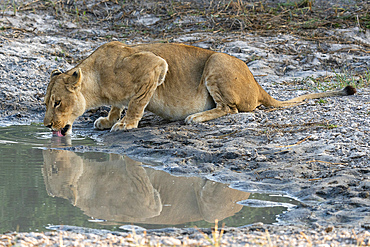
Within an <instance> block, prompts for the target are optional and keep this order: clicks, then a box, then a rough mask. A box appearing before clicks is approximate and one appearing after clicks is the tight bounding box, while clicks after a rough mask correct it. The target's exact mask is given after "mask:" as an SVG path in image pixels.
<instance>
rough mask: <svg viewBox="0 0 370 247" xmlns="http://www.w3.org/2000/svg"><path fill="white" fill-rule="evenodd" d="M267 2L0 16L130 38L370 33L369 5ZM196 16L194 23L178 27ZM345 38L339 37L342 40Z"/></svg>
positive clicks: (33, 5) (64, 8)
mask: <svg viewBox="0 0 370 247" xmlns="http://www.w3.org/2000/svg"><path fill="white" fill-rule="evenodd" d="M265 2H266V1H254V2H251V1H245V0H218V1H213V0H212V1H200V0H198V1H195V0H193V1H172V0H163V1H133V0H126V1H122V0H102V1H98V0H94V1H85V0H83V1H81V0H80V1H77V0H75V1H72V0H33V1H16V2H15V1H10V0H8V1H4V2H3V3H2V4H0V14H2V15H3V16H4V14H9V12H10V13H12V14H14V15H15V14H17V13H18V12H33V13H42V12H43V11H47V12H48V13H52V14H53V15H55V16H56V17H58V16H63V17H65V16H69V17H70V18H71V19H72V20H73V21H74V22H75V23H78V24H79V25H82V26H83V25H89V24H93V23H103V22H105V23H109V25H110V27H111V28H113V29H123V30H124V31H125V35H128V36H130V35H137V34H140V35H147V36H150V37H152V38H158V37H163V38H164V39H166V38H167V39H170V36H171V33H179V32H184V31H185V32H192V31H197V32H198V31H212V32H235V33H238V32H254V33H257V34H260V35H272V34H276V33H289V34H298V35H300V36H303V37H305V38H306V39H309V40H326V39H328V37H327V36H326V35H324V34H322V31H321V30H322V29H331V28H349V27H359V28H360V29H363V30H365V29H366V28H370V14H369V13H370V4H369V3H367V2H366V1H364V2H363V3H362V4H361V6H356V5H348V6H346V7H341V8H339V7H335V6H334V7H329V8H321V7H320V8H319V6H316V5H315V2H314V1H312V0H303V1H291V2H290V1H288V2H287V3H283V4H271V3H265ZM146 14H148V15H153V16H156V17H159V18H160V21H158V22H157V23H155V24H154V25H152V26H150V27H148V26H144V25H140V24H137V23H136V24H135V23H133V22H132V20H135V19H137V18H138V16H143V15H146ZM188 17H194V18H195V19H194V20H193V21H191V22H183V23H180V24H179V23H177V24H173V23H174V22H176V21H179V20H184V19H186V18H188ZM340 39H341V38H340V37H338V40H340Z"/></svg>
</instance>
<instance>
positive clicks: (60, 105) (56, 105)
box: [44, 69, 86, 136]
mask: <svg viewBox="0 0 370 247" xmlns="http://www.w3.org/2000/svg"><path fill="white" fill-rule="evenodd" d="M82 80H83V76H82V72H81V69H78V70H75V71H74V72H73V71H68V72H66V73H62V72H61V71H60V70H53V72H52V73H51V76H50V83H49V85H48V88H47V91H46V95H45V105H46V113H45V118H44V125H45V126H47V127H49V128H51V129H52V131H53V134H56V135H58V136H65V135H68V134H70V133H71V132H72V124H73V122H74V120H75V119H76V118H77V117H79V116H81V115H82V114H83V113H84V112H85V107H86V102H85V98H84V97H83V95H82V93H81V84H82Z"/></svg>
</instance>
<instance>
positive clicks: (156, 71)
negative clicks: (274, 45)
mask: <svg viewBox="0 0 370 247" xmlns="http://www.w3.org/2000/svg"><path fill="white" fill-rule="evenodd" d="M340 95H348V93H347V91H345V90H341V91H332V92H325V93H319V94H307V95H303V96H300V97H297V98H294V99H291V100H288V101H278V100H275V99H273V98H272V97H271V96H270V95H269V94H267V93H266V91H265V90H263V89H262V87H261V86H260V85H259V84H258V83H257V82H256V80H255V79H254V77H253V75H252V73H251V72H250V71H249V69H248V67H247V65H246V64H245V63H244V62H243V61H241V60H239V59H237V58H235V57H232V56H229V55H227V54H223V53H217V52H214V51H210V50H206V49H201V48H197V47H193V46H187V45H181V44H143V45H133V46H126V45H124V44H123V43H120V42H116V41H115V42H110V43H107V44H104V45H102V46H101V47H99V48H98V49H97V50H96V51H95V52H94V53H92V54H91V55H90V56H89V57H88V58H86V59H85V60H83V61H82V62H81V63H80V64H78V65H77V66H76V67H75V68H73V69H71V70H69V71H67V72H66V73H61V72H59V71H53V72H52V75H51V80H50V83H49V86H48V89H47V92H46V95H45V103H46V107H47V110H46V114H45V119H44V124H45V125H46V126H49V127H51V128H52V129H53V130H55V131H58V130H61V129H63V128H65V129H68V130H67V131H66V132H67V133H66V134H68V133H70V132H71V129H72V128H71V127H72V124H73V122H74V120H75V119H76V118H77V117H78V116H80V115H82V114H83V113H84V112H85V111H86V110H88V109H89V108H93V107H97V106H101V105H112V109H111V111H110V112H109V114H108V116H107V117H101V118H99V119H97V120H96V121H95V123H94V126H95V127H96V128H97V129H109V128H111V130H112V131H117V130H128V129H132V128H137V126H138V123H139V121H140V119H141V117H142V115H143V112H144V110H145V109H146V110H149V111H151V112H153V113H155V114H157V115H159V116H161V117H163V118H166V119H170V120H179V119H185V121H186V123H198V122H203V121H208V120H212V119H215V118H218V117H221V116H224V115H227V114H232V113H237V112H247V111H253V110H254V109H255V108H256V107H257V106H259V105H261V104H262V105H265V106H273V107H283V106H290V105H294V104H296V103H298V102H301V101H303V100H305V99H312V98H321V97H328V96H340ZM125 106H126V107H127V111H126V115H125V116H124V117H123V118H122V119H121V112H122V110H123V107H125Z"/></svg>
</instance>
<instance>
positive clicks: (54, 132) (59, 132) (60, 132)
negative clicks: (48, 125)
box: [53, 130, 63, 136]
mask: <svg viewBox="0 0 370 247" xmlns="http://www.w3.org/2000/svg"><path fill="white" fill-rule="evenodd" d="M53 136H63V135H62V131H61V130H59V131H53Z"/></svg>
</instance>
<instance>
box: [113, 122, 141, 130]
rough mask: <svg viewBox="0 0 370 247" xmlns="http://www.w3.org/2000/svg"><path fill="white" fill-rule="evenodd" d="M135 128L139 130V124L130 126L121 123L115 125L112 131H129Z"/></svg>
mask: <svg viewBox="0 0 370 247" xmlns="http://www.w3.org/2000/svg"><path fill="white" fill-rule="evenodd" d="M134 128H137V124H135V123H133V124H129V123H126V122H125V121H124V122H122V121H120V122H118V123H116V124H115V125H113V127H112V128H111V130H110V131H111V132H113V131H120V130H129V129H134Z"/></svg>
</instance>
